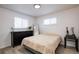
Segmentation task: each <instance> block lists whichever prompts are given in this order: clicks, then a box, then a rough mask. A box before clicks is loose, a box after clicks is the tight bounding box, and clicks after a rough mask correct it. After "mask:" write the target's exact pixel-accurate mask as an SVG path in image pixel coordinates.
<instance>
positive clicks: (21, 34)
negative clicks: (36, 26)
mask: <svg viewBox="0 0 79 59" xmlns="http://www.w3.org/2000/svg"><path fill="white" fill-rule="evenodd" d="M29 36H33V31H13V32H11V46H12V47H15V46H17V45H21V42H22V40H23V38H25V37H29Z"/></svg>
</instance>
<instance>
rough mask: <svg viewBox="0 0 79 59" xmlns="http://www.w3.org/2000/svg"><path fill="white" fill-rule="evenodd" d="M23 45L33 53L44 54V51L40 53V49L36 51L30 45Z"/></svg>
mask: <svg viewBox="0 0 79 59" xmlns="http://www.w3.org/2000/svg"><path fill="white" fill-rule="evenodd" d="M23 46H24V48H25V49H26V50H28V51H30V52H31V53H33V54H42V53H40V52H38V51H35V50H34V49H32V48H30V47H28V46H26V45H23Z"/></svg>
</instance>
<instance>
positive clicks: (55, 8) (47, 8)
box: [0, 4, 79, 16]
mask: <svg viewBox="0 0 79 59" xmlns="http://www.w3.org/2000/svg"><path fill="white" fill-rule="evenodd" d="M77 6H79V5H78V4H41V8H40V9H35V8H34V5H33V4H1V5H0V7H2V8H6V9H9V10H12V11H16V12H19V13H23V14H26V15H29V16H42V15H46V14H49V13H55V12H59V11H63V10H65V9H70V8H74V7H77Z"/></svg>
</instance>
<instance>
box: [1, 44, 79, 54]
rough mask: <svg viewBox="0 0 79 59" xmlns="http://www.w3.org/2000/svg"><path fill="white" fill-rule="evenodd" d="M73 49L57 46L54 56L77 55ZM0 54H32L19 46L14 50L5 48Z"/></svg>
mask: <svg viewBox="0 0 79 59" xmlns="http://www.w3.org/2000/svg"><path fill="white" fill-rule="evenodd" d="M78 53H79V52H77V51H76V50H75V48H74V47H67V48H63V46H62V45H61V46H59V47H58V48H57V50H56V54H78ZM0 54H32V53H31V52H30V51H28V50H26V49H25V48H23V47H21V46H17V47H15V48H12V47H7V48H4V49H0Z"/></svg>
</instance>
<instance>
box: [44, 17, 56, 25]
mask: <svg viewBox="0 0 79 59" xmlns="http://www.w3.org/2000/svg"><path fill="white" fill-rule="evenodd" d="M56 23H57V20H56V18H49V19H45V20H44V25H50V24H56Z"/></svg>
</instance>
